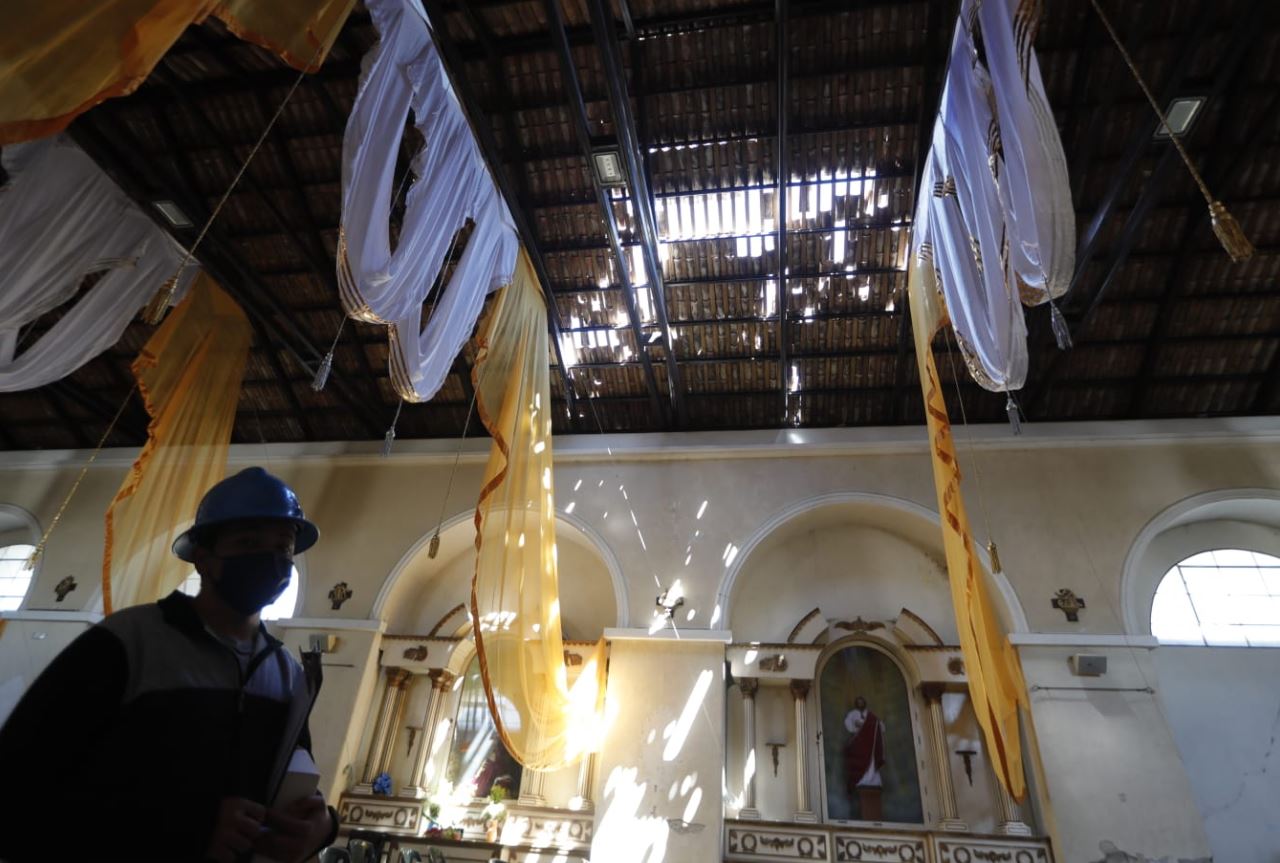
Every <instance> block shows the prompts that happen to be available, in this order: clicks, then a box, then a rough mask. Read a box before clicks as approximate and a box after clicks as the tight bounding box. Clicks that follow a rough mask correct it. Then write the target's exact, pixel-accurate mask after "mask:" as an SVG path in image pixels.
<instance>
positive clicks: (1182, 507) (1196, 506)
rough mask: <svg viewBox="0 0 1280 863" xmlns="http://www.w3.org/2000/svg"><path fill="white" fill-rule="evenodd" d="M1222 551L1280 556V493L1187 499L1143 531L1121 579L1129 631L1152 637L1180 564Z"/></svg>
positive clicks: (1230, 492) (1228, 492) (1246, 491)
mask: <svg viewBox="0 0 1280 863" xmlns="http://www.w3.org/2000/svg"><path fill="white" fill-rule="evenodd" d="M1217 548H1244V549H1248V550H1251V551H1260V552H1265V553H1266V554H1271V555H1275V556H1277V557H1280V490H1276V489H1264V488H1234V489H1219V490H1217V491H1211V492H1205V493H1203V494H1197V495H1193V496H1191V497H1188V498H1184V499H1182V500H1180V501H1178V502H1177V503H1175V504H1173V505H1172V506H1169V507H1167V508H1166V509H1164V510H1162V511H1161V512H1159V513H1158V514H1157V515H1156V516H1155V517H1154V518H1152V519H1151V521H1149V522H1147V524H1146V525H1145V526H1144V527H1143V528H1142V530H1140V531H1139V532H1138V535H1137V536H1136V537H1135V538H1134V540H1133V544H1132V545H1130V546H1129V553H1128V554H1127V555H1126V556H1125V562H1124V570H1123V572H1122V573H1121V576H1120V608H1121V615H1122V617H1123V619H1124V628H1125V632H1126V633H1127V634H1129V635H1139V636H1141V635H1150V634H1151V600H1152V598H1153V597H1154V596H1155V593H1156V588H1157V587H1159V586H1160V580H1161V579H1162V578H1164V576H1165V574H1166V573H1167V572H1168V571H1169V570H1170V569H1171V568H1172V567H1173V566H1174V564H1177V563H1178V562H1180V561H1182V560H1185V559H1187V558H1188V557H1190V556H1191V555H1193V554H1198V553H1200V552H1202V551H1209V550H1211V549H1217Z"/></svg>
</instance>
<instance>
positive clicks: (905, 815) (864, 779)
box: [818, 642, 924, 824]
mask: <svg viewBox="0 0 1280 863" xmlns="http://www.w3.org/2000/svg"><path fill="white" fill-rule="evenodd" d="M818 697H819V704H820V707H821V723H822V724H821V728H822V761H823V777H824V786H825V790H826V798H827V799H826V803H827V818H828V820H831V821H876V822H894V823H900V824H920V823H922V822H923V821H924V808H923V805H922V803H921V798H920V773H919V769H918V764H917V759H916V748H915V733H914V731H913V725H912V715H911V714H912V711H911V699H910V697H909V695H908V691H907V681H906V679H905V678H904V677H903V676H902V670H901V669H900V668H898V665H897V663H896V662H894V661H893V659H892V658H891V657H890V656H889V655H888V654H886V653H884V652H883V651H880V650H877V649H876V648H874V647H871V646H869V645H867V644H861V643H857V642H854V643H850V644H848V645H847V646H845V647H842V648H838V649H837V650H836V651H835V652H834V653H832V654H831V656H830V657H829V658H828V659H827V661H826V663H825V664H824V665H823V667H822V669H821V671H819V673H818Z"/></svg>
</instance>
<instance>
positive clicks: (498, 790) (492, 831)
mask: <svg viewBox="0 0 1280 863" xmlns="http://www.w3.org/2000/svg"><path fill="white" fill-rule="evenodd" d="M506 799H507V789H506V788H505V787H503V786H502V785H497V784H495V785H494V786H493V787H492V788H490V789H489V802H488V804H486V805H485V807H484V809H482V810H480V815H481V817H482V818H484V832H485V838H487V839H488V840H489V841H490V842H495V841H497V839H498V833H499V831H500V830H501V829H502V824H503V822H504V821H506V820H507V804H505V803H503V802H502V801H504V800H506Z"/></svg>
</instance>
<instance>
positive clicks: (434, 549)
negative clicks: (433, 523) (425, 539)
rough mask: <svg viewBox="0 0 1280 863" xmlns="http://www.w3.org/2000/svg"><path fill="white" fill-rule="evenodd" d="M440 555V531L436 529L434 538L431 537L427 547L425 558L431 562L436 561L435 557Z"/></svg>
mask: <svg viewBox="0 0 1280 863" xmlns="http://www.w3.org/2000/svg"><path fill="white" fill-rule="evenodd" d="M439 553H440V529H439V528H436V533H435V536H433V537H431V544H430V545H428V546H427V557H429V558H431V559H432V560H435V559H436V555H437V554H439Z"/></svg>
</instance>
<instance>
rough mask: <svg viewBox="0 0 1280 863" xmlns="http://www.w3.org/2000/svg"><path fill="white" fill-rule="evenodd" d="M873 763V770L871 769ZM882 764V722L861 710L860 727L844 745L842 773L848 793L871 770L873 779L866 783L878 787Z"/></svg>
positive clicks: (872, 714)
mask: <svg viewBox="0 0 1280 863" xmlns="http://www.w3.org/2000/svg"><path fill="white" fill-rule="evenodd" d="M873 759H874V761H873ZM873 763H874V765H875V770H874V771H871V770H870V768H871V767H872V764H873ZM883 766H884V723H882V722H881V721H880V717H878V716H876V715H875V714H874V713H872V712H871V711H870V710H867V711H865V712H863V721H862V727H861V728H859V729H858V732H857V733H856V734H854V735H853V736H852V737H850V738H849V740H848V742H847V743H845V745H844V775H845V783H846V784H847V786H848V788H849V793H850V794H853V793H854V792H855V790H856V789H857V787H858V785H859V784H860V783H862V781H863V779H864V778H866V776H867V773H868V772H872V774H873V776H874V781H873V782H870V783H867V784H870V785H874V786H875V787H877V788H878V787H880V768H881V767H883Z"/></svg>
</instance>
